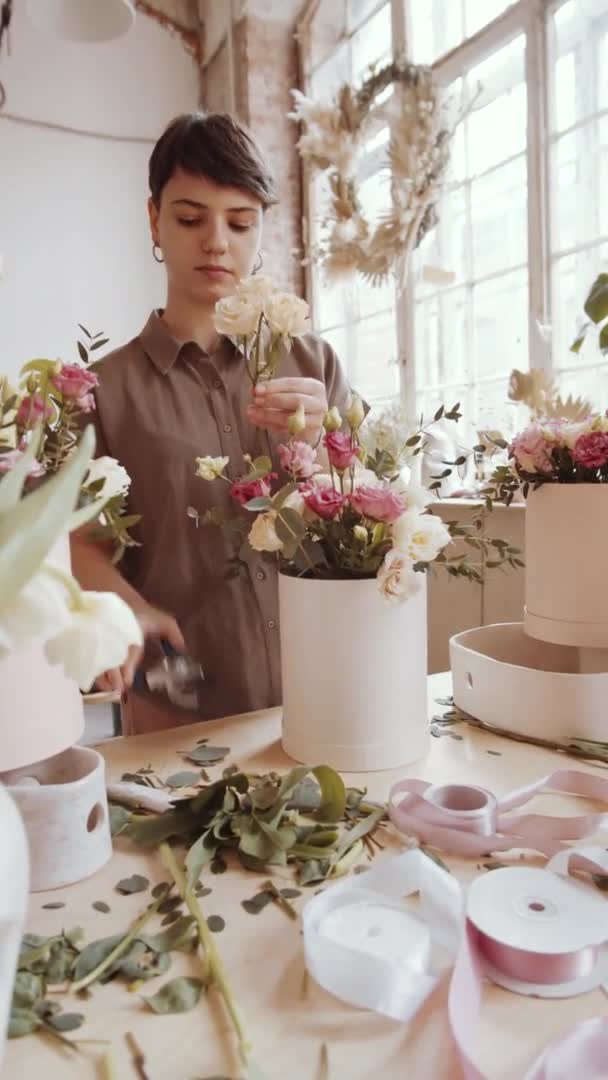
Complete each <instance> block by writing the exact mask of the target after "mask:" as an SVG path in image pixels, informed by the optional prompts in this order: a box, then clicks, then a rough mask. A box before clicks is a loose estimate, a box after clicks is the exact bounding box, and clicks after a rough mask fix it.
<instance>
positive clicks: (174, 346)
mask: <svg viewBox="0 0 608 1080" xmlns="http://www.w3.org/2000/svg"><path fill="white" fill-rule="evenodd" d="M161 315H162V311H160V310H158V311H152V312H151V313H150V317H149V319H148V321H147V323H146V325H145V326H144V328H143V330H142V331H141V333H140V335H139V340H140V342H141V345H142V347H143V350H144V352H145V353H146V355H147V356H148V357H149V358H150V360H151V361H152V363H153V364H154V366H155V367H156V368H157V369H158V371H160V372H161V374H162V375H167V374H168V372H169V371H170V370H171V368H172V367H173V365H174V364H175V362H176V360H177V359H178V358H179V356H180V354H181V352H182V350H183V349H184V348H185V347H186V346H187V345H189V346H192V347H194V348H195V349H197V350H198V351H199V353H200V354H201V355H202V356H208V355H209V354H208V353H207V352H205V350H204V349H201V347H200V345H197V344H196V342H194V341H178V340H177V338H174V337H173V335H172V334H171V333H170V331H169V329H168V327H167V324H166V323H165V322H164V320H163V319H162V318H161ZM222 342H229V344H230V346H231V348H233V349H234V350H235V351H238V352H242V348H241V347H240V346H239V345H238V344H237V342H235V341H233V340H232V339H231V338H226V337H222Z"/></svg>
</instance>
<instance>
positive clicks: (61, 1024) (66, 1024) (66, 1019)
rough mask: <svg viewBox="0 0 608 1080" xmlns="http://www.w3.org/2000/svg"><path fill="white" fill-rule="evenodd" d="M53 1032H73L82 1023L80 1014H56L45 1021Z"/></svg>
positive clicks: (82, 1019)
mask: <svg viewBox="0 0 608 1080" xmlns="http://www.w3.org/2000/svg"><path fill="white" fill-rule="evenodd" d="M46 1023H47V1024H50V1025H51V1027H52V1028H54V1029H55V1031H75V1030H76V1028H79V1027H81V1025H82V1024H83V1023H84V1016H83V1015H82V1013H63V1012H62V1013H58V1014H57V1015H56V1016H51V1017H50V1018H49V1019H48V1020H47V1021H46Z"/></svg>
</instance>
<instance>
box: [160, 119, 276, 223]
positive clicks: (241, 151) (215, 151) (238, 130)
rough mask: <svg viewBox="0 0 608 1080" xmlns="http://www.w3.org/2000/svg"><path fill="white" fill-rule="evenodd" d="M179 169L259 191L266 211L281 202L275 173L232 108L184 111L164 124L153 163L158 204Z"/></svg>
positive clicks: (229, 184) (217, 181) (250, 190)
mask: <svg viewBox="0 0 608 1080" xmlns="http://www.w3.org/2000/svg"><path fill="white" fill-rule="evenodd" d="M176 169H183V170H184V172H188V173H192V174H193V175H194V176H207V177H208V178H209V179H210V180H214V181H215V182H216V183H217V184H224V185H225V186H226V187H238V188H242V189H243V191H248V192H249V194H250V195H255V197H256V198H257V199H259V200H260V202H261V203H262V206H263V208H264V210H266V209H267V207H269V206H272V204H273V203H275V202H276V201H277V195H276V189H275V184H274V178H273V176H272V174H271V172H270V170H269V169H268V166H267V165H266V163H265V161H264V159H263V157H262V154H261V152H260V150H259V148H258V147H257V146H256V144H255V142H254V140H253V139H252V137H251V135H249V133H248V132H247V131H246V130H245V128H243V127H241V125H240V124H239V123H237V121H236V120H234V119H233V117H232V116H229V115H228V114H227V113H203V112H193V113H184V114H183V115H182V116H176V118H175V120H172V121H171V123H170V124H169V126H168V127H167V128H166V129H165V131H164V132H163V134H162V135H161V137H160V139H159V140H158V142H157V143H156V146H155V147H154V150H153V151H152V155H151V157H150V163H149V167H148V179H149V183H150V194H151V196H152V201H153V202H154V204H155V205H156V206H157V207H158V206H160V200H161V196H162V193H163V188H164V186H165V184H166V183H167V182H168V181H169V180H170V179H171V177H172V176H173V174H174V172H175V170H176Z"/></svg>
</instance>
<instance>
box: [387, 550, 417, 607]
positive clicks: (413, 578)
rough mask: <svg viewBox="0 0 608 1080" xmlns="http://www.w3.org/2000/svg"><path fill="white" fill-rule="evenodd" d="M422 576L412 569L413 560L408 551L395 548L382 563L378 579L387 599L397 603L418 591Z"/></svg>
mask: <svg viewBox="0 0 608 1080" xmlns="http://www.w3.org/2000/svg"><path fill="white" fill-rule="evenodd" d="M421 578H422V575H421V574H417V573H415V571H414V570H413V569H412V560H411V558H410V557H409V555H408V553H407V552H406V551H399V549H398V548H393V549H392V551H389V553H388V555H387V556H386V558H385V560H384V562H383V563H382V566H381V567H380V569H379V571H378V575H377V579H376V580H377V582H378V588H379V590H380V592H381V593H382V595H383V596H384V598H385V600H388V601H390V602H391V603H394V604H397V603H403V601H404V600H407V599H409V597H410V596H413V595H414V593H416V592H418V589H419V588H420V585H421V583H422V582H421Z"/></svg>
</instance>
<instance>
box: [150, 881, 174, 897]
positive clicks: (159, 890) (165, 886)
mask: <svg viewBox="0 0 608 1080" xmlns="http://www.w3.org/2000/svg"><path fill="white" fill-rule="evenodd" d="M170 888H171V885H170V884H169V882H168V881H159V883H158V885H155V886H154V888H153V889H152V896H153V897H154V899H155V900H158V898H159V896H164V894H165V893H166V892H169V890H170Z"/></svg>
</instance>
